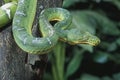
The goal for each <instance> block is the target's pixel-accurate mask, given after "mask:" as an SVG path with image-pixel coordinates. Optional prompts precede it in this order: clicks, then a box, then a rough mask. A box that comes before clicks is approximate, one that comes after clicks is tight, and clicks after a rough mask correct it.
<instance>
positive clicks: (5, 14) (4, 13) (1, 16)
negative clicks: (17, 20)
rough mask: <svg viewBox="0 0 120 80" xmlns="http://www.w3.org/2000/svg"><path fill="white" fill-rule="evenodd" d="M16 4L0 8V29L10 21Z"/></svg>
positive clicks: (11, 3) (12, 3)
mask: <svg viewBox="0 0 120 80" xmlns="http://www.w3.org/2000/svg"><path fill="white" fill-rule="evenodd" d="M16 8H17V2H10V3H6V4H4V5H3V6H1V7H0V28H2V27H3V26H5V25H6V24H8V23H9V22H11V21H12V19H13V16H14V13H15V11H16Z"/></svg>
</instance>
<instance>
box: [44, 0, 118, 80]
mask: <svg viewBox="0 0 120 80" xmlns="http://www.w3.org/2000/svg"><path fill="white" fill-rule="evenodd" d="M105 2H106V4H107V3H108V4H110V5H109V6H112V7H115V10H116V11H117V12H118V14H120V12H119V11H120V5H119V4H120V1H119V0H109V1H106V0H94V1H91V2H89V1H88V0H64V3H63V7H64V8H67V9H68V10H70V12H71V14H72V16H73V22H72V26H76V27H79V28H80V29H81V30H87V31H89V32H91V33H92V34H95V35H97V36H98V37H99V38H100V39H101V43H100V44H99V45H98V46H97V47H92V46H89V45H81V44H79V45H76V46H70V45H68V44H66V45H65V46H66V47H67V48H66V53H65V55H66V57H65V59H64V60H62V64H58V63H53V61H56V60H52V61H51V63H52V65H53V64H57V65H58V66H57V68H59V67H60V66H61V67H62V68H63V67H65V69H63V71H64V72H62V73H59V74H61V75H64V79H65V80H120V72H119V71H118V72H113V73H111V74H110V75H107V74H106V75H105V73H104V71H102V74H103V75H97V74H98V73H97V72H96V74H94V75H93V74H92V71H94V70H92V71H91V73H90V72H89V73H87V72H79V71H80V70H81V69H80V68H81V67H82V66H83V61H84V60H86V58H87V60H88V61H89V62H92V63H94V64H96V63H97V64H99V65H106V64H107V63H109V62H112V63H113V64H114V65H117V66H119V64H120V54H119V53H120V50H119V47H120V17H119V16H120V15H117V17H116V16H114V15H116V13H115V12H112V11H111V13H112V14H111V13H108V12H107V11H106V10H105V9H103V8H101V7H96V6H95V5H100V4H103V3H105ZM88 3H89V5H87V7H85V8H84V7H83V8H82V9H81V8H79V6H78V5H77V4H82V5H85V4H88ZM94 4H95V5H94ZM106 4H104V5H106ZM76 5H77V7H78V8H77V9H76V7H75V6H76ZM106 6H107V5H106ZM107 10H109V11H110V9H109V7H108V8H107ZM118 17H119V18H118ZM65 46H64V47H65ZM55 51H56V53H57V52H61V51H57V50H55ZM64 52H65V50H64ZM60 54H62V53H60ZM85 55H87V56H85ZM57 57H58V58H59V59H60V58H62V57H61V56H57ZM54 59H55V58H54ZM89 62H88V63H89ZM63 63H65V64H63ZM86 64H87V63H86ZM111 66H112V65H111ZM84 67H87V68H89V70H90V69H91V68H90V67H89V66H84ZM107 67H109V66H107ZM52 68H53V66H52ZM54 68H55V66H54ZM96 68H97V67H96ZM98 69H99V68H98ZM56 71H57V70H56ZM57 73H58V72H55V73H54V75H52V76H53V77H54V76H55V74H57ZM78 73H80V74H78ZM46 74H47V76H50V75H49V74H48V73H46ZM75 75H77V76H75ZM47 76H45V77H47ZM51 78H52V77H51ZM51 78H49V79H45V80H53V78H52V79H51ZM71 78H72V79H71ZM54 80H62V79H55V78H54Z"/></svg>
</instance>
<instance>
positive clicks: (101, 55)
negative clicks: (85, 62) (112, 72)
mask: <svg viewBox="0 0 120 80" xmlns="http://www.w3.org/2000/svg"><path fill="white" fill-rule="evenodd" d="M108 57H109V54H108V53H106V52H102V51H98V53H96V54H95V55H94V58H93V60H94V61H95V62H98V63H106V62H107V61H108Z"/></svg>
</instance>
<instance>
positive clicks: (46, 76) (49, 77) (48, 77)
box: [43, 73, 53, 80]
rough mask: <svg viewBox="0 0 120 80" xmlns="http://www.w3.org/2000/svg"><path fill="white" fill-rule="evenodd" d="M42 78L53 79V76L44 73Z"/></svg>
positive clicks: (44, 79)
mask: <svg viewBox="0 0 120 80" xmlns="http://www.w3.org/2000/svg"><path fill="white" fill-rule="evenodd" d="M43 80H53V77H52V75H51V74H50V73H45V74H44V76H43Z"/></svg>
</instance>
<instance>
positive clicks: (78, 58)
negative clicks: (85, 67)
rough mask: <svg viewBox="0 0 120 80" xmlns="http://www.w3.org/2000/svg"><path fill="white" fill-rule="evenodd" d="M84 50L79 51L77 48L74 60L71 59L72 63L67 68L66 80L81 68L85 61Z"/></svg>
mask: <svg viewBox="0 0 120 80" xmlns="http://www.w3.org/2000/svg"><path fill="white" fill-rule="evenodd" d="M83 52H84V50H79V49H78V48H75V49H74V51H73V54H74V56H73V58H72V59H71V61H70V63H69V64H68V66H67V71H66V76H65V77H66V79H67V78H68V77H69V76H70V75H72V74H73V73H74V72H75V71H76V70H77V69H78V68H79V66H80V64H81V61H82V59H83V55H82V53H83Z"/></svg>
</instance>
